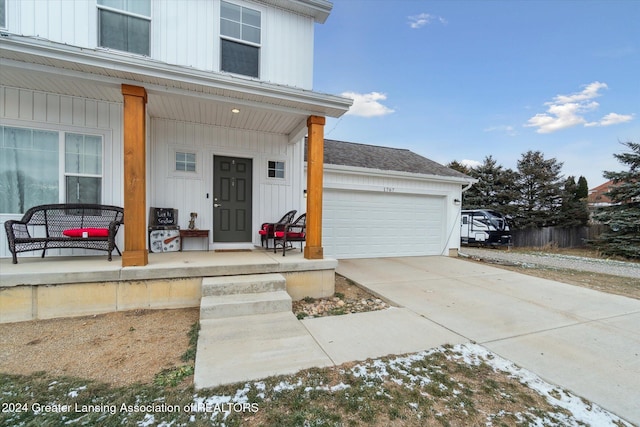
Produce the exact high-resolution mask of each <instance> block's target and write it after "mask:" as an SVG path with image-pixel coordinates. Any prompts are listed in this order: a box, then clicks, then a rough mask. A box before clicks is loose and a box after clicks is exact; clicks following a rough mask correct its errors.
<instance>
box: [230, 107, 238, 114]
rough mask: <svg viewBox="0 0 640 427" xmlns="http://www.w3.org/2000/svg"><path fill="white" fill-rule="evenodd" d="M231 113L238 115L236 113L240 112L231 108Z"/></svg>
mask: <svg viewBox="0 0 640 427" xmlns="http://www.w3.org/2000/svg"><path fill="white" fill-rule="evenodd" d="M231 112H232V113H233V114H238V113H239V112H240V110H239V109H238V108H232V109H231Z"/></svg>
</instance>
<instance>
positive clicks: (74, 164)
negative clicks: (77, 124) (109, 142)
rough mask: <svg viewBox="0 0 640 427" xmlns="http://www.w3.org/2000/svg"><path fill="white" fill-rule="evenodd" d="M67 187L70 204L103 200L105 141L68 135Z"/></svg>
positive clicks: (66, 143) (66, 135)
mask: <svg viewBox="0 0 640 427" xmlns="http://www.w3.org/2000/svg"><path fill="white" fill-rule="evenodd" d="M64 145H65V162H64V163H65V184H66V202H67V203H96V204H99V203H100V202H101V200H102V137H100V136H96V135H82V134H77V133H67V134H65V144H64Z"/></svg>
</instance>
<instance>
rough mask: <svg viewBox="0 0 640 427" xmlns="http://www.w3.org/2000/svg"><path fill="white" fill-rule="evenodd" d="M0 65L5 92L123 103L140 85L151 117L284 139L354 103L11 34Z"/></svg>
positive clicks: (0, 50)
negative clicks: (312, 119)
mask: <svg viewBox="0 0 640 427" xmlns="http://www.w3.org/2000/svg"><path fill="white" fill-rule="evenodd" d="M0 65H1V66H0V82H2V84H3V85H6V86H11V87H16V88H26V89H32V90H38V91H43V92H53V93H57V94H61V95H68V96H77V97H83V98H90V99H95V100H102V101H108V102H117V103H121V102H122V92H121V84H123V83H125V84H130V85H138V86H143V87H144V88H145V89H146V90H147V94H148V104H147V112H148V114H149V115H150V116H151V117H159V118H167V119H173V120H180V121H187V122H194V123H202V124H208V125H217V126H225V127H233V128H239V129H247V130H254V131H260V132H270V133H278V134H285V135H289V134H291V133H292V132H295V131H296V130H298V129H299V125H300V123H302V122H304V121H305V120H306V118H307V117H308V116H310V115H319V116H328V117H339V116H341V115H342V114H344V113H345V112H346V111H347V110H348V108H349V106H350V105H351V100H349V99H345V98H341V97H337V96H333V95H326V94H320V93H317V92H313V91H307V90H302V89H298V88H293V87H289V86H282V85H275V84H270V83H265V82H262V81H259V80H254V79H248V78H242V77H238V76H233V75H230V74H226V73H214V72H205V71H199V70H194V69H191V68H186V67H178V66H172V65H167V64H164V63H161V62H158V61H153V60H151V59H148V58H140V57H137V56H133V55H127V54H122V53H118V52H110V51H107V50H102V49H96V50H93V49H81V48H76V47H71V46H67V45H60V44H56V43H52V42H48V41H42V40H38V39H31V38H29V39H25V38H24V37H19V36H13V35H9V36H4V35H3V37H1V38H0ZM232 108H238V109H239V110H240V113H239V114H234V113H232V112H231V109H232Z"/></svg>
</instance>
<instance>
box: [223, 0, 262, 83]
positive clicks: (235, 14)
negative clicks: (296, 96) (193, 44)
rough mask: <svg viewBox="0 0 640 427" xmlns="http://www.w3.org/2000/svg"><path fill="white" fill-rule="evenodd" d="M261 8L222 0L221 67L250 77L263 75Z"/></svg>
mask: <svg viewBox="0 0 640 427" xmlns="http://www.w3.org/2000/svg"><path fill="white" fill-rule="evenodd" d="M260 33H261V14H260V11H258V10H254V9H250V8H247V7H243V6H238V5H236V4H233V3H229V2H226V1H222V2H221V3H220V36H221V39H220V52H221V54H220V70H221V71H227V72H229V73H234V74H242V75H245V76H250V77H256V78H257V77H259V76H260V43H261V35H260Z"/></svg>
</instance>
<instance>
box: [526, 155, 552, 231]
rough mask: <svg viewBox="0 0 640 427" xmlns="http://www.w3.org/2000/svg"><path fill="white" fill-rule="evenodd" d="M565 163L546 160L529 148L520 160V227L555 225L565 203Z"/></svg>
mask: <svg viewBox="0 0 640 427" xmlns="http://www.w3.org/2000/svg"><path fill="white" fill-rule="evenodd" d="M561 169H562V162H558V161H557V160H556V159H555V158H551V159H545V158H544V154H542V153H541V152H540V151H527V152H526V153H523V154H522V158H521V159H520V160H518V172H519V180H518V184H519V191H520V197H519V199H518V204H519V207H518V212H517V215H516V217H515V225H516V228H525V227H546V226H551V225H555V224H556V223H557V221H558V219H559V210H560V206H561V204H562V192H561V189H562V181H561V178H562V177H561V175H560V170H561Z"/></svg>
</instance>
